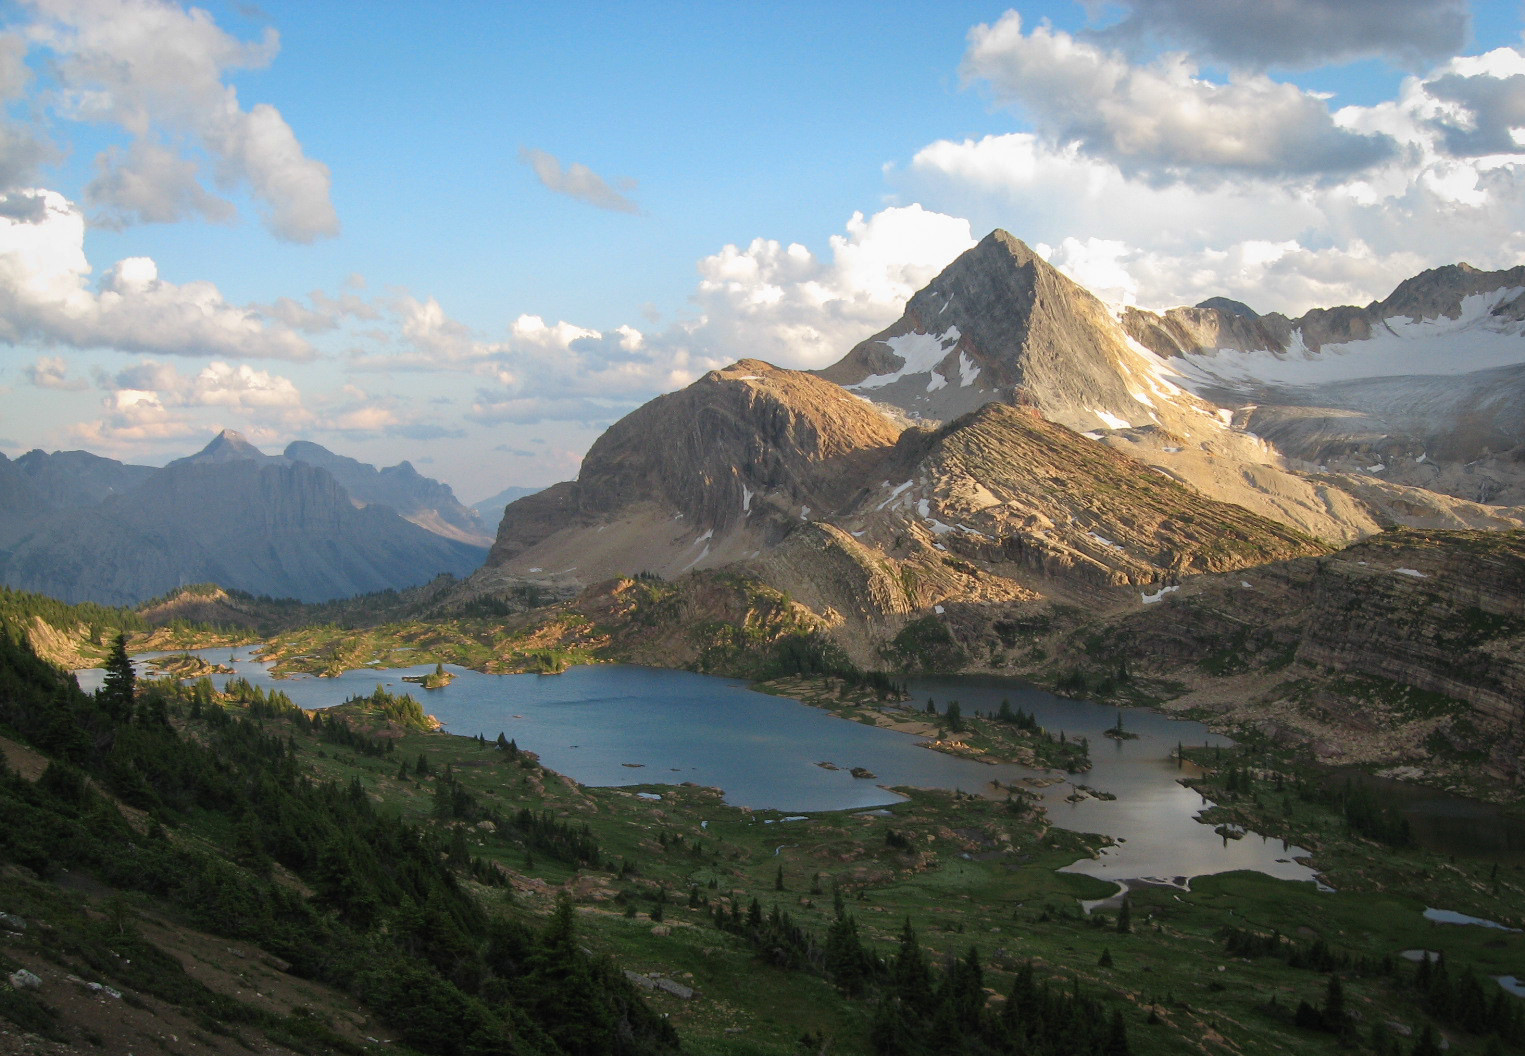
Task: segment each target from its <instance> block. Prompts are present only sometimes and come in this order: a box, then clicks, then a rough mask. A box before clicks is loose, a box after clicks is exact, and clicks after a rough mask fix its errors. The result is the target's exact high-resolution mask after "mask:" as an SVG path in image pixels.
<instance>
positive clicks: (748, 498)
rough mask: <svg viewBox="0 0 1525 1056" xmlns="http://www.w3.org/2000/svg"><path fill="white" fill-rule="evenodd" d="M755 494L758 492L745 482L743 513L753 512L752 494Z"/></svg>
mask: <svg viewBox="0 0 1525 1056" xmlns="http://www.w3.org/2000/svg"><path fill="white" fill-rule="evenodd" d="M755 494H756V492H754V491H753V490H752V489H751V488H749V487H747V486H746V485H745V484H743V485H742V486H741V512H742V513H751V512H752V496H753V495H755Z"/></svg>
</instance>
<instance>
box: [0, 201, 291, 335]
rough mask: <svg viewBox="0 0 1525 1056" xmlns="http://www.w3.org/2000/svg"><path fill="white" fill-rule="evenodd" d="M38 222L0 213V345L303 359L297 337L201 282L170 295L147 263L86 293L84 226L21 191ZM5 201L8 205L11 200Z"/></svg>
mask: <svg viewBox="0 0 1525 1056" xmlns="http://www.w3.org/2000/svg"><path fill="white" fill-rule="evenodd" d="M27 196H30V197H31V198H32V199H34V200H38V199H40V200H41V201H42V203H43V207H42V217H41V219H38V220H35V221H28V220H17V219H15V218H13V217H9V216H5V215H3V212H0V341H6V342H9V343H11V344H15V343H17V342H21V341H40V342H44V343H48V344H60V345H67V346H70V347H73V348H80V349H88V348H115V349H118V350H120V351H124V352H144V353H149V354H160V355H182V356H209V355H210V356H227V357H236V358H245V357H269V358H276V359H310V358H312V356H313V354H314V353H313V350H312V348H311V346H310V345H308V344H307V342H306V341H304V340H303V339H302V338H301V337H299V336H297V335H296V334H295V333H292V332H291V331H290V330H286V329H283V328H272V327H267V326H265V325H264V323H263V321H262V320H261V319H260V317H259V315H258V314H257V313H256V312H254V311H252V310H250V309H247V308H240V307H238V306H236V305H233V304H229V303H228V302H227V301H226V300H224V299H223V296H222V294H221V293H220V292H219V291H218V289H217V287H216V286H214V285H212V284H211V283H209V282H189V283H185V284H183V285H177V284H175V283H172V282H168V281H165V280H163V279H161V278H160V277H159V274H158V267H157V266H156V265H155V264H154V262H153V261H152V260H150V259H148V258H147V257H129V258H127V259H125V260H121V261H118V262H117V263H116V264H115V265H113V266H112V267H111V268H109V269H107V271H106V273H105V274H104V275H103V276H102V277H101V280H100V283H99V285H98V288H96V289H92V288H91V287H90V285H89V283H88V281H87V280H88V277H89V275H90V271H91V267H90V263H89V261H88V260H87V259H86V258H85V250H84V241H85V222H84V217H83V216H81V215H80V212H79V210H78V209H77V208H75V207H74V205H73V204H72V203H71V202H69V201H67V200H66V199H65V198H64V197H63V196H62V195H59V194H56V193H54V192H52V191H29V192H27ZM13 198H14V196H13Z"/></svg>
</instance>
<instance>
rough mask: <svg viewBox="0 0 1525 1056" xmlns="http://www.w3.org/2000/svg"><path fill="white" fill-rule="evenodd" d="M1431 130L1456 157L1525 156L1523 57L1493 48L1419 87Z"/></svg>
mask: <svg viewBox="0 0 1525 1056" xmlns="http://www.w3.org/2000/svg"><path fill="white" fill-rule="evenodd" d="M1423 92H1424V94H1425V95H1427V96H1428V97H1429V98H1430V99H1431V100H1433V101H1434V105H1433V106H1432V107H1431V108H1430V111H1431V113H1432V115H1433V116H1431V117H1430V118H1429V122H1430V125H1431V126H1432V127H1433V128H1434V129H1435V130H1437V131H1438V132H1439V133H1440V136H1441V141H1442V144H1443V146H1444V148H1445V149H1446V150H1447V151H1449V152H1450V153H1451V154H1455V155H1459V156H1461V157H1480V156H1483V155H1488V154H1520V153H1522V152H1525V54H1522V53H1521V52H1520V51H1518V50H1516V49H1514V48H1497V49H1495V50H1493V51H1490V52H1488V53H1487V54H1486V55H1480V56H1476V57H1471V58H1461V59H1456V60H1454V61H1452V62H1450V63H1448V64H1447V65H1446V66H1445V67H1443V68H1442V69H1441V70H1439V71H1436V72H1435V73H1434V74H1432V75H1431V77H1430V78H1429V79H1427V80H1425V81H1424V83H1423Z"/></svg>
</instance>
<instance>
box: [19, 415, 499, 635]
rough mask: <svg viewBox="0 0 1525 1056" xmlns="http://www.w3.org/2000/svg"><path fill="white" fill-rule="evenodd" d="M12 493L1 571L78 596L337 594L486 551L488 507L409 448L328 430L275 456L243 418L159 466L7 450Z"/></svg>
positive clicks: (473, 564) (460, 566) (122, 599)
mask: <svg viewBox="0 0 1525 1056" xmlns="http://www.w3.org/2000/svg"><path fill="white" fill-rule="evenodd" d="M293 449H295V453H296V454H297V455H300V456H302V457H300V458H297V457H293V455H292V451H293ZM330 467H333V468H330ZM334 469H337V470H338V472H337V473H335V472H334ZM341 475H342V476H343V477H344V478H345V480H341V479H340V476H341ZM0 500H7V501H4V502H3V506H0V581H3V582H4V583H6V584H7V585H9V586H14V587H17V588H20V589H23V590H31V591H36V592H38V593H43V594H49V595H51V596H54V597H58V598H61V599H63V600H66V601H86V600H88V601H97V602H101V603H105V604H121V605H125V604H133V603H136V602H139V601H142V600H144V599H146V598H149V597H153V596H155V595H159V594H163V593H166V592H167V591H170V590H173V589H175V588H177V587H180V586H183V585H186V584H189V583H197V582H215V583H218V584H220V585H222V586H225V587H229V588H232V589H237V590H243V591H246V592H249V593H252V594H263V595H270V596H276V597H294V598H297V599H299V600H302V601H325V600H329V599H332V598H337V597H346V596H351V595H354V594H362V593H370V592H374V591H379V590H387V589H398V588H403V587H409V586H414V585H416V584H419V583H423V582H426V581H428V580H429V579H432V578H433V577H434V576H436V575H438V574H440V573H449V574H451V575H455V576H465V575H468V574H470V573H471V572H473V571H474V570H475V569H477V568H478V567H479V566H480V565H481V562H482V559H483V557H484V556H485V554H486V547H485V545H483V544H484V543H485V541H486V539H487V537H486V536H485V533H484V532H483V531H482V530H481V525H480V521H479V520H477V519H476V518H475V517H474V515H472V514H471V511H469V510H467V509H466V508H465V507H463V506H462V505H461V504H460V503H459V502H457V501H456V500H455V497H454V494H453V493H452V492H451V491H450V488H449V487H448V486H446V485H444V484H441V483H439V482H438V481H434V480H430V479H428V478H426V477H423V476H421V475H419V474H418V473H417V472H416V471H415V470H414V469H413V467H412V466H411V465H409V464H408V463H406V462H405V463H402V464H401V465H399V466H394V467H389V468H388V469H384V470H376V469H375V468H374V467H371V466H367V465H365V464H363V463H360V462H357V461H355V460H354V459H346V458H343V457H342V456H339V455H334V454H333V453H332V452H329V451H327V450H326V449H325V448H322V447H320V446H319V445H317V444H293V445H291V446H290V447H288V449H287V453H286V454H283V455H267V454H265V453H264V452H262V451H260V450H259V449H258V448H257V447H255V446H254V445H253V444H251V443H249V442H248V441H247V440H246V439H245V438H244V437H242V436H241V435H239V434H238V433H236V432H233V431H231V430H224V431H223V432H221V433H219V434H218V435H217V436H216V437H214V438H213V439H212V441H211V442H210V443H208V444H207V446H206V447H205V448H203V449H202V450H201V451H199V452H197V453H195V454H193V455H190V456H187V457H185V458H181V459H176V460H175V461H173V462H171V463H169V464H168V465H167V466H165V467H164V468H162V469H154V468H152V467H147V466H128V465H124V464H122V463H120V462H115V461H114V460H111V459H104V458H100V457H98V456H95V455H91V454H88V453H87V452H82V451H76V452H54V453H53V454H51V455H50V454H45V453H43V452H41V451H32V452H29V453H27V454H26V455H23V456H22V457H21V458H19V459H16V460H15V461H10V460H8V459H4V457H3V456H0ZM387 500H390V501H387ZM398 507H401V509H399V508H398ZM431 521H432V522H433V523H432V524H431V523H428V522H431ZM420 522H425V523H420Z"/></svg>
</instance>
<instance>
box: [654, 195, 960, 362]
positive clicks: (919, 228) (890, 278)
mask: <svg viewBox="0 0 1525 1056" xmlns="http://www.w3.org/2000/svg"><path fill="white" fill-rule="evenodd" d="M846 226H847V231H846V234H841V235H833V236H832V237H831V239H830V242H829V245H830V248H831V255H830V257H829V258H821V257H817V256H816V255H815V254H814V253H812V252H811V251H810V250H808V249H807V248H805V247H804V246H802V245H799V244H798V243H795V244H791V245H788V246H784V245H782V244H781V243H779V242H776V241H773V240H771V239H756V240H754V241H753V242H752V243H751V244H750V245H749V246H747V247H746V249H740V248H738V247H737V246H726V247H725V248H724V249H722V250H721V251H720V252H719V253H715V254H712V255H711V256H708V257H705V258H704V259H703V260H701V261H700V262H699V276H700V278H699V288H698V290H697V291H696V292H695V294H694V297H693V302H694V305H695V306H696V308H697V309H698V311H699V313H700V315H699V318H698V319H696V320H694V321H692V322H690V323H688V324H685V325H683V326H681V327H680V328H678V332H676V333H674V332H669V334H668V335H667V336H665V337H664V338H661V339H660V340H661V342H662V343H665V344H669V345H671V344H676V343H680V337H681V343H682V344H684V345H686V346H687V347H688V348H690V349H691V350H692V351H693V353H694V354H695V355H697V356H698V357H701V358H702V359H703V360H704V361H706V362H708V363H715V364H717V365H724V364H725V363H729V362H732V361H734V360H736V359H739V358H742V357H744V356H756V357H758V358H760V359H764V360H767V361H768V362H770V363H775V364H778V365H779V366H785V367H793V368H798V369H807V368H815V367H823V366H826V365H828V364H830V363H832V362H834V361H835V360H837V359H839V358H840V357H841V356H843V355H845V354H846V353H847V351H848V350H849V349H850V348H851V347H852V346H853V345H855V344H857V343H858V342H859V341H861V340H863V339H864V338H865V337H867V336H869V335H870V334H871V333H873V332H874V331H875V330H878V329H881V328H883V327H884V326H887V325H888V324H889V323H891V322H893V321H894V320H895V319H896V317H898V316H899V314H900V312H901V311H902V309H903V308H904V307H905V301H906V300H907V299H908V298H909V297H910V296H911V295H912V294H913V293H915V292H916V291H917V290H919V289H921V287H923V286H925V285H926V284H927V283H928V282H929V281H931V279H932V278H933V277H934V276H935V275H936V274H937V273H938V272H940V271H941V270H942V269H943V268H945V267H947V266H948V264H949V263H951V262H952V260H953V258H954V257H956V256H958V255H959V254H960V253H962V252H963V251H964V250H966V249H968V248H969V247H970V246H972V245H974V242H975V239H974V238H973V237H972V235H971V233H970V228H969V222H968V221H967V220H964V219H962V218H959V217H954V216H947V215H943V214H941V213H936V212H932V211H930V210H927V209H923V208H922V207H921V206H920V205H909V206H904V207H892V208H889V209H885V210H882V211H881V212H879V213H876V214H875V215H873V216H872V217H869V218H867V219H865V218H864V216H863V214H862V213H854V214H853V216H852V218H851V219H850V220H848V222H847V225H846ZM653 340H658V339H653ZM705 369H709V368H708V367H706V368H705Z"/></svg>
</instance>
